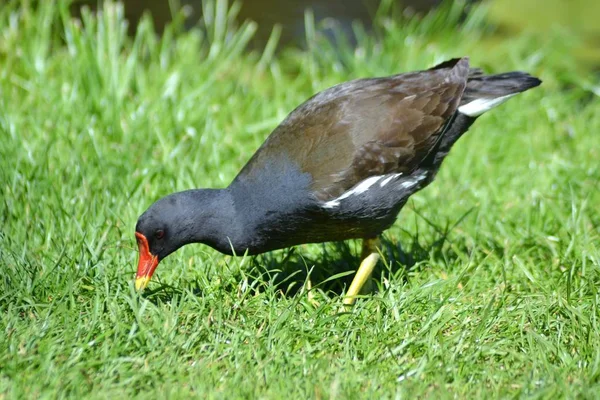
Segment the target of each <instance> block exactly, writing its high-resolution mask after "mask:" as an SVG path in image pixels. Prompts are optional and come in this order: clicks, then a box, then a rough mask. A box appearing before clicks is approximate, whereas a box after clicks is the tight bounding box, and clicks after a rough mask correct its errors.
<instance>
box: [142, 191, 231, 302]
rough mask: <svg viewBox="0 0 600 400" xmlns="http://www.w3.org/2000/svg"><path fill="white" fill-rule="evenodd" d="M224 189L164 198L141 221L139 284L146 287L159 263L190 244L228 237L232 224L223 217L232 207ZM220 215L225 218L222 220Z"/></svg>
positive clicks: (184, 193) (181, 193)
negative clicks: (225, 198)
mask: <svg viewBox="0 0 600 400" xmlns="http://www.w3.org/2000/svg"><path fill="white" fill-rule="evenodd" d="M223 196H224V191H222V190H213V189H198V190H188V191H184V192H179V193H174V194H171V195H169V196H166V197H163V198H162V199H160V200H158V201H156V202H155V203H154V204H152V205H151V206H150V208H148V210H146V212H144V213H143V214H142V215H141V216H140V218H139V219H138V221H137V224H136V227H135V237H136V240H137V244H138V249H139V253H140V258H139V263H138V269H137V274H136V277H135V287H136V289H138V290H140V289H143V288H145V287H146V285H147V284H148V282H150V279H151V278H152V274H154V271H155V270H156V267H157V266H158V263H159V262H161V261H162V260H164V259H165V257H167V256H168V255H169V254H171V253H173V252H174V251H176V250H177V249H179V248H180V247H182V246H184V245H186V244H188V243H206V244H208V245H211V246H213V247H216V246H215V243H217V241H216V239H215V238H225V236H224V235H223V234H222V229H223V228H226V227H229V226H230V225H231V224H230V223H229V222H230V221H228V220H225V221H224V220H223V219H222V218H223V216H224V215H226V214H224V212H225V211H227V210H228V208H226V206H228V203H227V202H224V201H222V199H223ZM219 217H221V218H220V219H219Z"/></svg>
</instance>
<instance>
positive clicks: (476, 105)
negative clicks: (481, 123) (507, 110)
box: [458, 93, 518, 117]
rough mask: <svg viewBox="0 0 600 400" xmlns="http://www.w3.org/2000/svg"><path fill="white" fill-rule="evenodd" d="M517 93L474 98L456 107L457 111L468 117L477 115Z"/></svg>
mask: <svg viewBox="0 0 600 400" xmlns="http://www.w3.org/2000/svg"><path fill="white" fill-rule="evenodd" d="M517 94H518V93H513V94H507V95H506V96H500V97H495V98H493V99H483V98H482V99H475V100H473V101H471V102H470V103H467V104H465V105H464V106H460V107H458V112H459V113H461V114H465V115H467V116H469V117H478V116H480V115H481V114H483V113H484V112H486V111H489V110H491V109H492V108H494V107H496V106H498V105H500V104H502V103H504V102H505V101H506V100H508V99H510V98H511V97H513V96H515V95H517Z"/></svg>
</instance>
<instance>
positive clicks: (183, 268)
mask: <svg viewBox="0 0 600 400" xmlns="http://www.w3.org/2000/svg"><path fill="white" fill-rule="evenodd" d="M39 3H40V5H39V8H38V9H36V10H34V9H32V8H30V7H29V6H20V7H19V6H16V5H14V4H13V5H8V6H4V7H2V8H0V35H1V37H0V60H1V61H0V160H1V165H0V222H1V225H0V328H1V332H0V399H3V398H5V397H6V398H13V397H14V398H32V397H48V398H55V397H61V396H68V397H74V398H83V396H86V397H98V398H113V397H114V398H129V397H133V396H139V397H144V398H151V397H159V398H189V397H190V396H196V397H201V398H205V397H207V398H227V399H232V398H290V399H292V398H293V399H296V398H298V399H301V398H394V397H396V396H399V397H401V398H413V397H417V396H420V397H428V396H430V397H434V398H439V397H442V398H443V397H456V398H473V397H484V396H485V397H489V396H501V397H520V396H524V397H528V396H532V397H541V398H557V397H562V396H565V397H576V396H581V397H583V398H586V397H587V398H593V397H595V396H596V395H597V393H598V391H599V390H600V383H599V378H600V327H599V326H598V324H599V317H600V311H599V308H598V302H599V301H600V294H599V293H598V285H599V284H600V249H599V247H598V243H599V241H600V232H599V228H600V212H599V204H600V194H599V192H598V185H599V181H600V170H599V168H598V165H599V160H600V145H599V143H600V136H599V135H600V113H599V112H598V111H599V110H600V101H599V98H598V94H599V93H600V81H599V80H598V78H597V77H595V78H594V77H593V76H592V75H591V73H590V74H587V75H584V74H579V73H578V72H574V71H579V67H577V66H576V65H575V61H573V59H572V58H570V57H569V48H571V44H572V43H571V42H570V41H571V40H573V39H572V38H568V37H562V36H560V35H559V34H556V38H555V40H554V41H552V42H549V41H548V38H543V40H542V39H540V38H538V37H536V36H534V35H533V34H531V36H522V37H519V38H511V40H509V41H503V42H502V43H500V44H498V41H494V45H493V46H492V45H489V44H488V43H489V42H488V38H487V35H488V34H489V29H488V28H487V25H486V15H485V9H484V8H478V9H476V10H474V12H473V13H472V14H471V15H470V17H469V18H467V20H466V21H462V22H461V24H460V26H458V27H457V23H458V21H459V20H460V19H461V8H460V7H459V6H455V7H453V8H451V9H448V8H446V9H443V10H441V11H439V12H437V13H434V14H432V15H430V16H428V17H426V18H425V19H424V20H413V21H399V20H393V19H390V18H386V17H385V15H380V16H379V17H378V26H379V28H378V33H379V35H380V37H381V40H375V39H373V38H371V37H368V36H366V35H363V34H360V29H359V28H358V27H357V32H359V36H358V47H357V48H356V49H353V48H351V47H349V46H346V45H344V44H343V43H342V44H338V45H336V46H331V45H328V44H327V43H325V42H324V41H322V40H320V39H319V35H318V33H317V32H315V31H313V30H311V29H309V31H308V34H307V39H308V49H309V50H308V51H305V52H301V51H298V50H287V51H284V52H283V53H278V54H276V53H274V52H273V47H272V46H268V50H266V51H265V52H261V51H253V52H249V51H247V50H246V44H247V43H248V41H249V40H250V38H251V35H252V33H253V31H254V29H255V26H254V25H253V24H251V23H249V24H246V25H244V26H242V27H239V29H236V30H234V29H232V27H231V24H230V21H231V20H232V14H231V10H230V9H228V8H227V6H226V4H225V3H224V2H222V1H219V2H217V3H216V4H214V3H210V2H207V3H206V10H205V13H206V17H205V20H204V22H203V27H202V28H203V29H194V30H192V31H190V32H187V33H184V32H181V31H180V30H179V29H178V28H177V25H175V26H172V27H170V28H168V29H167V31H166V32H165V34H164V35H163V36H162V37H160V38H159V37H156V36H155V35H154V34H153V29H152V26H151V22H150V20H149V19H146V20H144V21H143V22H142V23H141V25H140V26H139V28H138V31H137V34H136V36H135V37H133V38H130V37H127V35H126V26H125V22H124V19H123V11H122V8H121V7H120V6H118V5H114V4H110V3H107V4H106V5H105V7H104V8H103V10H102V13H101V14H100V15H98V16H93V15H91V14H90V13H84V16H83V20H82V21H75V20H72V19H71V18H70V16H69V14H68V12H67V10H68V7H67V6H66V5H65V4H62V5H60V6H57V5H56V4H54V2H39ZM307 26H308V27H311V26H312V25H311V18H310V15H307ZM463 55H469V56H471V63H472V64H473V65H476V66H482V67H484V68H485V69H486V70H487V71H488V72H501V71H508V70H515V69H521V70H525V71H528V72H530V73H532V74H533V75H536V76H539V77H540V78H541V79H542V80H543V81H544V84H543V85H542V86H541V87H540V88H537V89H535V90H532V91H530V92H527V93H525V94H523V95H520V96H517V97H516V98H515V99H513V100H511V101H509V102H508V103H507V104H505V105H502V106H501V107H499V108H498V109H496V110H494V111H492V112H490V113H489V114H486V115H485V116H483V117H482V118H481V119H480V120H479V121H477V123H476V124H475V125H474V127H473V128H472V129H471V131H470V132H469V133H468V134H467V135H466V136H465V137H464V138H463V139H461V140H460V141H459V143H458V144H457V146H456V147H455V148H454V149H453V152H452V154H451V155H450V156H449V158H448V160H447V161H446V162H445V164H444V166H443V168H442V170H441V172H440V174H439V175H438V178H437V180H436V182H435V183H434V184H432V185H431V186H430V187H429V188H427V189H426V190H424V191H423V192H420V193H419V194H417V195H415V196H414V197H413V198H412V200H411V201H410V202H409V204H408V205H407V207H406V208H405V209H404V210H403V211H402V213H401V214H400V217H399V219H398V222H397V223H396V224H395V225H394V227H393V228H392V229H390V230H389V231H388V232H387V234H386V236H385V238H386V242H385V243H386V255H387V256H386V265H384V266H382V267H381V273H382V276H383V278H382V280H381V285H380V290H379V292H378V293H376V294H374V295H373V296H372V297H371V298H368V299H365V300H361V301H359V302H358V304H357V306H356V307H355V309H354V310H353V311H352V312H349V313H346V314H340V313H338V310H339V306H340V304H341V301H340V298H339V297H338V295H337V294H339V293H340V290H341V288H342V287H343V285H344V284H345V283H347V282H348V279H349V278H350V277H349V276H348V275H347V274H346V273H347V272H348V271H352V270H353V269H354V268H356V266H357V261H358V259H357V256H356V244H355V243H352V242H350V243H347V244H345V245H326V246H322V245H311V246H300V247H298V248H296V249H295V250H294V252H293V253H290V251H280V252H275V253H272V254H269V255H266V256H261V257H257V258H256V259H250V258H231V257H226V256H223V255H221V254H219V253H217V252H215V251H213V250H211V249H210V248H208V247H205V246H201V245H194V246H188V247H186V248H185V249H183V250H182V251H180V252H178V253H176V254H174V255H173V256H171V257H170V258H168V259H167V260H165V262H164V263H161V265H160V267H159V268H158V270H157V273H156V275H155V279H154V280H153V282H152V283H151V284H150V287H149V289H150V290H148V291H147V292H145V293H144V294H143V295H141V296H140V295H138V294H137V293H135V291H134V289H133V275H134V271H135V267H136V260H137V252H136V247H135V241H134V236H133V233H134V226H135V222H136V220H137V217H138V215H139V214H140V213H141V212H142V211H143V210H144V209H145V208H146V207H147V206H148V205H149V204H151V202H153V201H154V200H156V199H157V198H158V197H160V196H163V195H166V194H168V193H171V192H173V191H177V190H183V189H188V188H194V187H223V186H226V185H228V184H229V182H230V181H231V179H233V177H234V176H235V175H236V173H237V172H238V171H239V169H240V168H241V167H242V166H243V165H244V163H245V162H246V161H247V160H248V159H249V157H250V156H251V155H252V153H253V152H254V151H255V150H256V148H257V147H258V146H259V145H260V144H261V143H262V141H263V140H264V139H265V137H266V136H267V135H268V133H269V132H270V131H271V129H273V128H274V127H275V126H276V125H277V124H278V123H279V122H280V121H281V120H282V119H283V118H284V117H285V115H286V114H287V113H288V112H290V111H291V110H292V109H293V108H294V107H295V106H297V105H298V104H300V103H301V102H302V101H304V100H305V99H306V98H308V97H309V96H310V95H312V94H313V93H315V92H316V91H319V90H322V89H324V88H326V87H328V86H331V85H333V84H336V83H339V82H342V81H345V80H349V79H352V78H358V77H366V76H377V75H389V74H393V73H398V72H402V71H408V70H414V69H422V68H427V67H430V66H432V65H434V64H435V63H437V62H440V61H442V60H444V59H448V58H451V57H456V56H463ZM594 93H595V94H594ZM406 266H407V267H406ZM298 271H299V272H298ZM308 271H312V273H311V276H312V277H313V279H312V283H313V286H316V288H315V289H314V290H313V291H314V294H315V297H316V300H317V301H318V303H319V304H320V305H314V304H313V303H311V302H310V301H308V294H307V290H306V288H305V285H304V277H305V276H306V274H307V272H308ZM331 274H340V275H343V277H340V279H335V280H331V281H328V282H324V283H323V284H322V285H319V282H322V281H324V280H325V279H327V278H328V277H329V276H330V275H331ZM321 288H323V289H324V290H323V291H321V290H320V289H321ZM283 293H288V295H287V296H286V295H284V294H283ZM336 293H337V294H336Z"/></svg>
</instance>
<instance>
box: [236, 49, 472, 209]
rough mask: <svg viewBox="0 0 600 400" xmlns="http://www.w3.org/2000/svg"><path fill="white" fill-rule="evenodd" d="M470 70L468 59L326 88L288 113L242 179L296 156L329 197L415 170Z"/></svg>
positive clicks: (314, 187)
mask: <svg viewBox="0 0 600 400" xmlns="http://www.w3.org/2000/svg"><path fill="white" fill-rule="evenodd" d="M468 75H469V60H468V58H462V59H455V60H451V61H447V62H445V63H443V64H440V65H438V66H436V67H434V68H432V69H430V70H427V71H421V72H414V73H405V74H399V75H394V76H390V77H385V78H372V79H359V80H354V81H350V82H346V83H343V84H340V85H337V86H334V87H332V88H330V89H327V90H325V91H323V92H320V93H318V94H317V95H315V96H313V97H312V98H311V99H309V100H307V101H306V102H305V103H303V104H302V105H300V106H299V107H298V108H296V109H295V110H294V111H292V112H291V113H290V115H288V117H287V118H286V119H285V120H284V121H283V122H282V123H281V125H279V126H278V127H277V128H276V129H275V130H274V131H273V133H271V135H270V136H269V137H268V138H267V140H266V141H265V142H264V143H263V145H262V146H261V147H260V148H259V149H258V151H257V152H256V153H255V154H254V156H253V157H252V159H251V160H250V161H249V162H248V164H247V165H246V166H245V167H244V168H243V169H242V171H241V172H240V174H239V175H238V177H237V178H236V180H237V179H242V178H244V179H245V178H252V176H253V175H256V174H259V173H260V171H263V170H264V168H265V167H266V166H267V165H273V163H274V162H285V163H293V164H294V166H295V167H297V168H299V169H300V170H301V171H302V172H303V173H308V174H310V176H311V177H312V181H311V184H310V191H311V192H312V195H313V196H314V197H315V198H316V199H318V200H320V201H328V200H331V199H333V198H335V197H337V196H340V195H341V194H342V193H344V192H345V191H347V190H348V189H350V188H352V187H353V186H354V185H356V184H357V183H359V182H360V181H362V180H364V179H366V178H368V177H370V176H376V175H384V174H388V173H398V172H402V173H408V172H411V171H413V170H414V169H415V168H417V166H418V164H419V162H420V161H422V160H423V159H424V158H425V157H426V156H427V155H428V154H429V152H430V151H431V149H432V148H433V147H434V146H435V144H436V143H437V141H438V139H439V138H440V136H441V134H442V133H443V131H444V128H445V126H446V124H447V123H448V122H449V120H450V119H451V118H452V116H453V115H454V113H455V112H456V109H457V107H458V106H459V103H460V100H461V97H462V95H463V92H464V91H465V87H466V83H467V77H468ZM275 167H276V166H275ZM271 168H273V167H271Z"/></svg>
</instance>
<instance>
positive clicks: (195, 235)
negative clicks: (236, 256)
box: [179, 189, 241, 254]
mask: <svg viewBox="0 0 600 400" xmlns="http://www.w3.org/2000/svg"><path fill="white" fill-rule="evenodd" d="M182 193H185V196H186V197H188V199H187V200H186V201H185V205H184V206H183V207H182V208H181V209H180V210H179V212H180V215H182V216H185V217H186V220H187V221H186V224H189V225H190V226H189V229H188V231H189V232H190V233H191V234H190V236H189V239H190V240H189V242H190V243H204V244H206V245H209V246H211V247H213V248H215V249H217V250H219V251H220V252H222V253H226V254H231V253H232V244H235V243H236V241H237V238H238V237H239V235H240V227H241V226H240V225H241V224H240V223H239V221H238V218H237V214H236V212H235V208H234V206H233V197H232V195H231V192H230V190H229V189H196V190H189V191H186V192H182Z"/></svg>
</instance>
